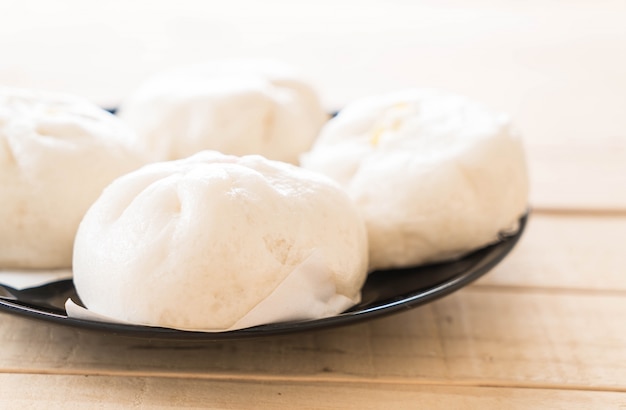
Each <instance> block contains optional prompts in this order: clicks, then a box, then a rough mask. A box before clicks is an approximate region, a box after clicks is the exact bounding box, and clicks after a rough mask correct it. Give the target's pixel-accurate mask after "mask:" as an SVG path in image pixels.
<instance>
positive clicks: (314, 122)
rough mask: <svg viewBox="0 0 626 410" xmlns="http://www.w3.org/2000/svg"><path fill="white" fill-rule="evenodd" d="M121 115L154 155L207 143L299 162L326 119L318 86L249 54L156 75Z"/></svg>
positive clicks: (181, 152) (174, 155) (183, 153)
mask: <svg viewBox="0 0 626 410" xmlns="http://www.w3.org/2000/svg"><path fill="white" fill-rule="evenodd" d="M118 115H119V116H120V117H121V118H122V119H123V120H125V121H126V122H127V123H128V124H129V125H130V126H131V128H133V129H134V130H135V131H137V133H138V136H139V141H140V143H141V144H142V145H143V146H145V147H146V148H147V150H149V151H150V152H152V153H153V155H154V158H155V159H157V160H171V159H180V158H185V157H187V156H189V155H192V154H195V153H196V152H199V151H202V150H205V149H210V150H216V151H220V152H223V153H225V154H232V155H248V154H259V155H263V156H264V157H266V158H269V159H274V160H279V161H286V162H291V163H294V164H295V163H297V161H298V156H299V155H300V154H301V153H302V152H304V151H306V150H308V149H309V148H310V146H311V144H312V143H313V140H314V139H315V137H316V136H317V134H318V132H319V130H320V128H321V126H322V125H323V123H324V122H325V121H326V119H327V116H326V114H325V113H324V112H323V111H322V108H321V106H320V102H319V100H318V97H317V95H316V93H315V92H314V90H313V89H312V88H311V87H310V86H309V85H308V84H307V83H306V82H304V81H303V80H301V79H300V78H299V77H298V75H297V74H296V73H295V72H294V71H293V70H292V69H291V68H290V67H288V66H286V65H283V64H280V63H277V62H269V61H248V60H244V61H238V60H234V61H216V62H212V63H205V64H198V65H193V66H188V67H181V68H178V69H172V70H170V71H167V72H162V73H159V74H157V75H155V76H153V77H151V78H149V79H148V80H147V81H145V82H144V83H143V84H142V85H141V86H140V87H139V89H138V90H137V91H136V92H134V93H133V94H132V95H131V96H130V97H129V98H128V99H127V100H126V101H124V102H123V104H122V105H121V107H120V110H119V113H118Z"/></svg>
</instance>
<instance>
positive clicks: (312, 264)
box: [65, 252, 360, 332]
mask: <svg viewBox="0 0 626 410" xmlns="http://www.w3.org/2000/svg"><path fill="white" fill-rule="evenodd" d="M359 301H360V294H359V295H358V296H357V297H356V298H355V299H354V300H353V299H350V298H348V297H346V296H344V295H339V294H337V293H336V288H335V284H334V281H333V278H332V272H331V271H330V269H329V268H328V265H327V263H326V260H325V258H324V256H323V255H322V254H321V252H313V254H311V256H309V257H308V258H307V259H306V260H305V261H304V262H302V263H301V264H300V265H298V266H297V267H296V268H295V269H294V270H293V271H292V272H291V274H289V275H288V276H287V277H286V278H285V279H284V280H283V281H282V282H281V283H280V284H279V285H278V286H277V287H276V288H275V289H274V291H273V292H272V293H271V294H270V295H269V296H268V297H266V298H265V299H263V300H262V301H261V302H260V303H259V304H258V305H256V306H255V307H254V308H252V309H251V310H250V311H249V312H248V313H247V314H246V315H245V316H243V317H242V318H241V319H239V320H238V321H237V322H236V323H235V324H233V325H232V326H230V327H229V328H226V329H198V328H183V327H170V328H172V329H178V330H186V331H204V332H224V331H230V330H237V329H243V328H247V327H252V326H257V325H262V324H268V323H278V322H286V321H291V320H307V319H320V318H324V317H329V316H334V315H336V314H338V313H340V312H343V311H344V310H346V309H348V308H349V307H351V306H353V305H355V304H356V303H358V302H359ZM180 303H184V301H180ZM65 309H66V311H67V315H68V317H71V318H75V319H83V320H93V321H98V322H110V323H123V324H129V325H131V324H132V325H143V326H158V327H165V326H159V325H155V324H143V323H130V322H126V321H123V320H118V319H113V318H110V317H107V316H105V315H101V314H99V313H96V312H92V311H90V310H88V309H85V308H84V307H81V306H79V305H77V304H76V303H74V301H72V300H71V299H68V300H67V301H66V303H65Z"/></svg>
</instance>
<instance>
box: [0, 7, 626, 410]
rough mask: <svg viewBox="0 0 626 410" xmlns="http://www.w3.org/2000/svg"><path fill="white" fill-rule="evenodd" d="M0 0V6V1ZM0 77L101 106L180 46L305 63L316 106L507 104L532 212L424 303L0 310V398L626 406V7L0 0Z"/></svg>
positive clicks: (207, 54)
mask: <svg viewBox="0 0 626 410" xmlns="http://www.w3.org/2000/svg"><path fill="white" fill-rule="evenodd" d="M5 6H6V7H5ZM2 10H3V12H2V13H0V51H1V52H2V54H1V58H0V84H7V85H15V86H28V87H41V88H47V89H53V90H63V91H67V92H72V93H76V94H80V95H84V96H86V97H88V98H90V99H92V100H93V101H95V102H97V103H99V104H101V105H115V104H118V103H119V102H120V101H121V100H122V99H123V98H124V97H125V96H126V95H128V93H129V92H130V91H131V90H132V89H133V88H134V87H135V86H136V85H137V83H138V82H139V81H140V80H141V78H143V77H144V76H145V75H147V74H149V73H151V72H155V71H158V70H159V69H162V68H165V67H168V66H172V65H175V64H179V63H190V62H197V61H204V60H207V59H210V58H225V57H235V58H241V57H269V58H277V59H280V60H284V61H287V62H290V63H293V64H296V65H298V66H300V67H301V68H302V69H303V71H304V72H305V73H306V74H307V75H308V76H309V77H310V78H311V79H312V81H313V82H314V83H315V84H316V85H317V86H318V88H319V89H320V91H321V93H322V96H323V99H324V101H325V104H326V106H327V107H329V109H331V108H336V107H341V106H342V105H344V104H345V103H346V102H347V101H349V100H351V99H354V98H358V97H360V96H363V95H367V94H371V93H377V92H383V91H387V90H393V89H397V88H402V87H408V86H415V85H418V86H434V87H444V88H448V89H451V90H456V91H459V92H462V93H465V94H468V95H470V96H473V97H475V98H478V99H481V100H483V101H485V102H487V103H488V104H490V105H492V106H494V107H496V108H498V109H502V110H506V111H508V112H510V113H511V114H512V115H513V117H514V118H515V120H516V123H517V124H518V126H519V128H520V129H521V130H522V131H523V134H524V136H525V140H526V149H527V157H528V163H529V173H530V177H531V184H532V187H531V206H532V216H531V219H530V222H529V224H528V227H527V231H526V233H525V235H524V237H523V238H522V240H521V241H520V243H519V245H518V246H517V247H516V249H515V250H514V252H513V253H512V254H511V255H510V256H509V257H508V258H507V259H506V260H505V261H503V263H502V264H500V265H499V266H498V267H496V269H494V271H493V272H491V273H490V274H488V275H487V276H485V277H484V278H482V279H481V280H479V281H477V282H476V283H475V284H473V285H471V286H469V287H467V288H465V289H463V290H461V291H459V292H456V293H454V294H452V295H450V296H448V297H446V298H444V299H442V300H439V301H436V302H434V303H431V304H429V305H426V306H423V307H421V308H419V309H415V310H411V311H407V312H405V313H402V314H397V315H393V316H390V317H387V318H383V319H379V320H375V321H371V322H367V323H362V324H358V325H353V326H347V327H342V328H337V329H331V330H325V331H319V332H312V333H305V334H298V335H291V336H283V337H274V338H265V339H257V340H247V341H237V342H219V343H204V344H201V343H171V342H154V341H150V340H141V339H131V338H121V337H118V336H114V335H107V334H101V333H95V332H79V331H77V330H75V329H71V328H64V327H60V326H54V325H50V324H47V323H43V322H38V321H32V320H27V319H23V318H21V317H17V316H12V315H8V314H0V408H18V406H20V407H27V408H46V409H48V408H120V407H123V408H128V407H140V408H178V407H190V408H224V409H232V408H273V409H274V408H285V409H292V408H342V409H343V408H348V409H349V408H355V409H356V408H359V409H361V408H432V409H437V408H441V409H449V408H462V409H474V408H476V409H501V408H511V409H527V408H563V409H573V408H584V409H587V408H598V409H607V408H611V409H624V408H626V320H625V318H626V248H625V244H626V115H624V113H626V76H625V75H624V73H626V24H624V21H626V4H625V3H624V2H619V1H601V2H591V1H579V2H565V1H551V2H545V1H541V2H540V1H530V2H521V3H520V2H495V1H490V0H483V1H473V2H461V1H448V2H434V1H420V2H409V1H400V0H396V1H391V2H382V1H360V2H356V1H333V2H326V1H320V2H314V3H310V4H307V5H301V4H298V5H296V3H293V2H286V1H277V0H273V1H269V2H261V3H258V4H257V3H255V2H251V1H249V0H236V1H232V2H206V1H192V0H187V1H179V2H172V1H165V0H159V1H152V2H147V1H137V2H124V1H121V0H119V1H118V0H112V1H108V2H105V3H97V4H96V3H90V4H89V5H87V3H83V2H78V1H70V0H63V1H57V2H43V1H41V0H24V1H20V2H17V1H9V2H5V4H4V5H3V8H2Z"/></svg>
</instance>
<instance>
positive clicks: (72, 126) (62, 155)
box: [0, 87, 145, 268]
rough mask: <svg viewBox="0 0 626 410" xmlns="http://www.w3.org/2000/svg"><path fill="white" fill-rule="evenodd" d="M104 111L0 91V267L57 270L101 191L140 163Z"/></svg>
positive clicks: (128, 136)
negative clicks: (88, 210)
mask: <svg viewBox="0 0 626 410" xmlns="http://www.w3.org/2000/svg"><path fill="white" fill-rule="evenodd" d="M132 139H133V136H132V132H131V131H130V130H129V129H128V128H127V127H126V126H125V125H124V124H122V123H121V122H120V121H119V120H118V119H117V118H115V117H114V116H112V115H111V114H109V113H108V112H106V111H104V110H101V109H100V108H98V107H96V106H94V105H92V104H91V103H89V102H87V101H85V100H82V99H80V98H78V97H72V96H67V95H61V94H54V93H46V92H38V91H34V90H22V89H14V88H5V87H0V220H1V221H2V229H0V268H62V267H69V266H70V265H71V262H72V244H73V242H74V235H75V233H76V229H77V228H78V224H79V222H80V220H81V219H82V217H83V215H84V213H85V212H86V211H87V208H88V207H89V206H90V205H91V203H92V202H93V201H95V200H96V198H97V197H98V196H99V195H100V193H101V191H102V189H103V188H104V187H105V186H106V185H107V184H108V183H109V182H111V181H112V180H113V179H115V178H116V177H118V176H120V175H122V174H124V173H126V172H128V171H131V170H133V169H136V168H138V167H140V166H141V165H143V164H144V163H145V161H144V159H143V158H142V156H141V155H140V154H139V153H137V152H136V151H134V150H133V149H132V148H131V147H130V146H129V143H130V141H131V140H132Z"/></svg>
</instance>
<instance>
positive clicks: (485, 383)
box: [0, 369, 626, 393]
mask: <svg viewBox="0 0 626 410" xmlns="http://www.w3.org/2000/svg"><path fill="white" fill-rule="evenodd" d="M0 374H9V375H10V374H14V375H25V374H26V375H52V376H103V377H120V378H126V377H144V378H154V379H188V380H210V381H216V382H241V383H292V384H295V383H305V384H311V383H315V384H318V385H321V384H337V383H342V384H352V385H357V386H358V385H367V384H384V385H393V386H437V387H483V388H487V387H489V388H502V389H511V388H514V389H528V390H563V391H586V392H605V393H626V387H623V388H620V387H615V386H602V385H596V386H589V385H583V384H560V383H528V382H527V383H511V382H506V383H505V382H502V381H498V380H496V379H494V380H488V379H487V380H484V379H481V380H474V379H464V380H448V379H409V378H400V377H385V378H376V377H354V376H346V375H337V376H330V375H325V374H319V375H310V376H297V375H289V376H283V375H267V374H252V373H249V374H245V375H242V374H234V373H222V374H209V373H183V372H153V371H141V372H138V371H132V370H130V371H84V370H83V371H72V370H69V371H68V370H65V369H55V371H51V370H43V371H33V370H28V369H0Z"/></svg>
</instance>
